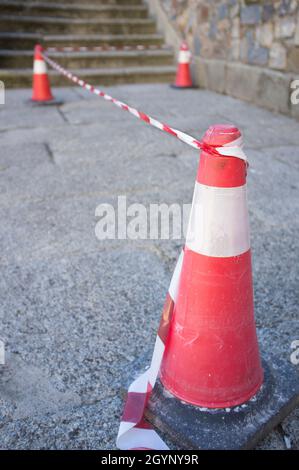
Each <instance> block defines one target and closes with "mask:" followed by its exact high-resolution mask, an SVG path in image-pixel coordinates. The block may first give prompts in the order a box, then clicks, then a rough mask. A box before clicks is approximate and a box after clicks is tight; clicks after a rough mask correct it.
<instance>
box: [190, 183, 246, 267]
mask: <svg viewBox="0 0 299 470" xmlns="http://www.w3.org/2000/svg"><path fill="white" fill-rule="evenodd" d="M236 214H238V218H237V219H236ZM186 247H187V248H189V249H190V250H192V251H194V252H195V253H200V254H202V255H206V256H214V257H221V258H226V257H230V256H237V255H240V254H241V253H245V251H247V250H249V248H250V241H249V223H248V211H247V203H246V185H244V186H239V187H236V188H216V187H211V186H205V185H204V184H200V183H198V182H196V183H195V188H194V195H193V202H192V207H191V213H190V219H189V225H188V230H187V236H186Z"/></svg>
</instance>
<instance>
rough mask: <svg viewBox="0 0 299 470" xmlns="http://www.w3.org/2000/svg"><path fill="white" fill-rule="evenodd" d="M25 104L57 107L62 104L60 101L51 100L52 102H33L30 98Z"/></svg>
mask: <svg viewBox="0 0 299 470" xmlns="http://www.w3.org/2000/svg"><path fill="white" fill-rule="evenodd" d="M27 104H30V105H31V106H59V105H61V104H63V101H62V100H59V99H56V98H53V99H52V100H44V101H41V100H33V99H32V98H31V99H30V100H28V101H27Z"/></svg>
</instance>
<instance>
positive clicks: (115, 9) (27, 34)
mask: <svg viewBox="0 0 299 470" xmlns="http://www.w3.org/2000/svg"><path fill="white" fill-rule="evenodd" d="M37 43H40V44H42V45H43V46H44V47H45V48H60V49H61V48H63V47H75V48H78V47H87V48H89V47H98V46H104V48H105V49H107V50H101V51H95V50H89V51H84V52H82V51H78V50H75V51H55V52H51V53H50V56H51V57H52V58H53V59H54V60H56V61H57V62H58V63H59V64H60V65H62V66H64V67H66V68H69V69H70V70H71V71H73V72H74V73H75V74H76V75H78V76H80V78H83V79H84V80H87V81H89V82H90V83H93V84H98V85H114V84H120V83H141V82H171V81H172V80H173V76H174V73H175V67H174V62H173V54H172V51H171V50H170V49H169V48H167V47H165V46H164V44H163V37H162V36H161V35H160V34H158V33H157V31H156V25H155V22H154V21H153V20H152V19H151V18H149V16H148V11H147V7H146V6H145V5H144V4H143V3H142V0H86V2H83V1H82V0H65V1H64V0H44V1H42V0H27V1H25V0H23V1H18V0H0V80H3V81H4V82H5V86H6V87H7V88H13V87H28V86H31V82H32V60H33V48H34V45H35V44H37ZM109 46H115V50H111V49H109ZM125 46H133V47H132V48H131V49H130V48H127V50H126V49H123V48H122V47H125ZM136 46H140V47H138V49H137V48H136ZM49 74H50V77H51V84H53V85H56V86H66V85H69V84H70V82H68V81H67V80H66V79H65V78H64V77H62V76H61V75H59V74H58V73H57V72H55V71H52V70H49Z"/></svg>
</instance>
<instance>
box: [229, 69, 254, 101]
mask: <svg viewBox="0 0 299 470" xmlns="http://www.w3.org/2000/svg"><path fill="white" fill-rule="evenodd" d="M260 73H261V69H259V68H258V67H252V66H250V65H245V64H240V63H235V64H232V63H231V64H227V75H226V87H225V92H226V93H227V94H228V95H231V96H234V97H235V98H239V99H241V100H245V101H254V100H255V97H256V90H257V85H258V82H259V77H260Z"/></svg>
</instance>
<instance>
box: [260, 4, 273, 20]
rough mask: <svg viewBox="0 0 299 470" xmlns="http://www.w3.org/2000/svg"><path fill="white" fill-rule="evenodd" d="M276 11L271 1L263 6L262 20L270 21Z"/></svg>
mask: <svg viewBox="0 0 299 470" xmlns="http://www.w3.org/2000/svg"><path fill="white" fill-rule="evenodd" d="M274 12H275V9H274V6H273V5H272V4H271V3H270V2H269V3H266V4H265V5H264V6H263V10H262V20H263V21H269V20H270V19H271V18H272V17H273V14H274Z"/></svg>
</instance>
